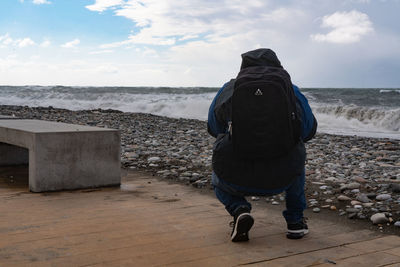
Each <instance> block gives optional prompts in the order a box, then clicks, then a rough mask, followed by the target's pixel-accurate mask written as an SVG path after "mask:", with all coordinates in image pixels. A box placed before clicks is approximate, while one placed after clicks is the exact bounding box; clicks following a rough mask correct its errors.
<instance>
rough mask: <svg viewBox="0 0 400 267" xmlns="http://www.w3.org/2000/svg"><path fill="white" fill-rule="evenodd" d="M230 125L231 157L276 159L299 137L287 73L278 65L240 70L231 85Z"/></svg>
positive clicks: (287, 150) (297, 118) (293, 100)
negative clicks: (232, 152) (232, 154)
mask: <svg viewBox="0 0 400 267" xmlns="http://www.w3.org/2000/svg"><path fill="white" fill-rule="evenodd" d="M230 101H231V102H232V103H231V111H229V112H228V113H230V112H231V121H232V125H231V128H230V130H231V131H230V132H231V137H232V144H233V151H234V154H235V156H238V157H240V158H244V159H257V158H264V159H268V158H277V157H281V156H283V155H285V154H287V153H288V152H289V151H290V150H291V149H293V147H294V146H295V145H296V144H297V143H298V141H299V140H300V125H301V122H300V116H299V113H298V111H297V108H296V98H295V95H294V91H293V85H292V82H291V80H290V76H289V74H288V73H287V72H286V71H285V70H284V69H283V68H279V67H269V66H254V67H247V68H244V69H242V70H241V71H240V72H239V74H238V76H237V78H236V80H235V82H234V87H233V95H232V99H231V100H230Z"/></svg>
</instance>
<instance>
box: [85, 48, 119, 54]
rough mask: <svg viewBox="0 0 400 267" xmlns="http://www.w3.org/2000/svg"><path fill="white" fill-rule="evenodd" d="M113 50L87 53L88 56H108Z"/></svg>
mask: <svg viewBox="0 0 400 267" xmlns="http://www.w3.org/2000/svg"><path fill="white" fill-rule="evenodd" d="M113 52H114V50H111V49H108V50H98V51H92V52H89V54H90V55H99V54H110V53H113Z"/></svg>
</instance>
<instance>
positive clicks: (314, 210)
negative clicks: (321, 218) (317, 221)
mask: <svg viewBox="0 0 400 267" xmlns="http://www.w3.org/2000/svg"><path fill="white" fill-rule="evenodd" d="M312 211H313V212H315V213H319V212H320V211H321V209H320V208H313V210H312Z"/></svg>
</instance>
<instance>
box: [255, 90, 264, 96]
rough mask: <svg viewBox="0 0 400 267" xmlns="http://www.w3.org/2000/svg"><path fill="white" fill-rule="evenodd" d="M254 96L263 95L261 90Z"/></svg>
mask: <svg viewBox="0 0 400 267" xmlns="http://www.w3.org/2000/svg"><path fill="white" fill-rule="evenodd" d="M254 95H257V96H258V95H263V93H262V91H261V90H260V89H257V91H256V92H255V93H254Z"/></svg>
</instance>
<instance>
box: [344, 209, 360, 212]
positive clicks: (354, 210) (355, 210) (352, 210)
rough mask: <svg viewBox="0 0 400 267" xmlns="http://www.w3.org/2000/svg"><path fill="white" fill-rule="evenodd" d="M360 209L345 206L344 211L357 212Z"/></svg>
mask: <svg viewBox="0 0 400 267" xmlns="http://www.w3.org/2000/svg"><path fill="white" fill-rule="evenodd" d="M359 211H360V210H359V209H356V208H347V209H346V212H347V213H357V212H359Z"/></svg>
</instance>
